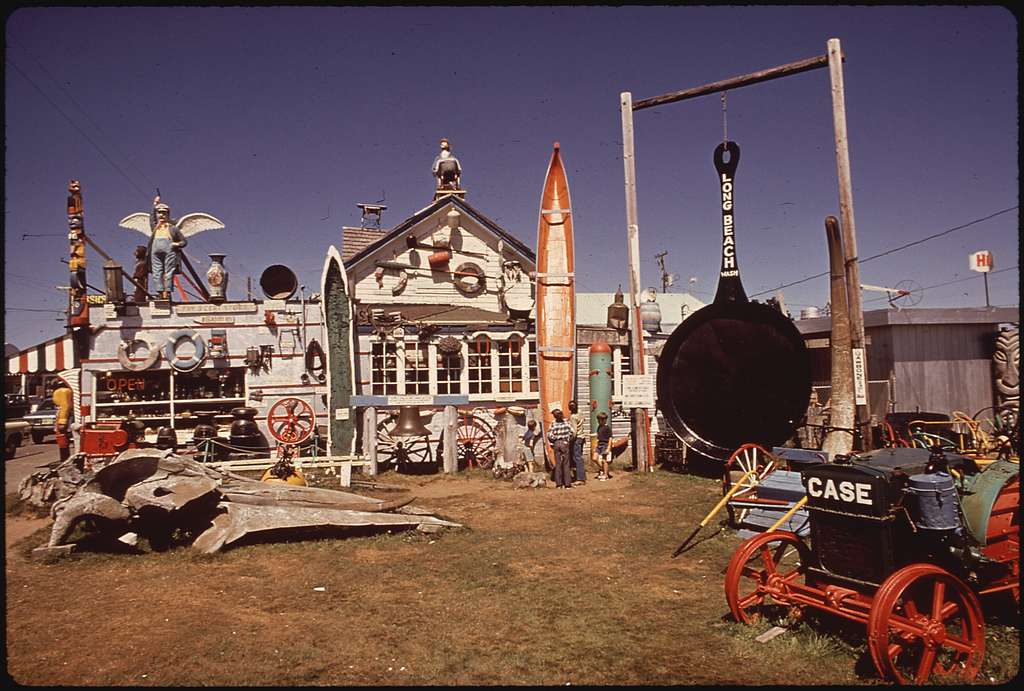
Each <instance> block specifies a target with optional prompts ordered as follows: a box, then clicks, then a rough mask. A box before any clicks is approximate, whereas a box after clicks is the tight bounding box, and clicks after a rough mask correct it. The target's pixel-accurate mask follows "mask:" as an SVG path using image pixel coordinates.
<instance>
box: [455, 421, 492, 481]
mask: <svg viewBox="0 0 1024 691" xmlns="http://www.w3.org/2000/svg"><path fill="white" fill-rule="evenodd" d="M494 445H495V439H494V431H493V430H492V429H491V426H490V425H488V424H487V423H486V422H484V421H483V420H482V419H480V418H479V417H477V416H476V415H472V414H469V415H463V416H461V418H460V419H459V426H458V427H456V428H455V455H456V457H457V458H458V463H459V468H469V467H472V466H474V465H477V466H479V467H481V468H490V467H491V466H492V465H494Z"/></svg>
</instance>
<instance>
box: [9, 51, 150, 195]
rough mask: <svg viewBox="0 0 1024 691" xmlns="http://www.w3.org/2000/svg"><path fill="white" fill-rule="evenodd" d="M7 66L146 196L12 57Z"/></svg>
mask: <svg viewBox="0 0 1024 691" xmlns="http://www.w3.org/2000/svg"><path fill="white" fill-rule="evenodd" d="M7 64H9V65H10V66H11V67H13V68H14V71H15V72H17V73H18V74H20V75H21V76H22V77H24V78H25V81H27V82H28V83H29V84H31V85H32V87H33V88H35V90H36V91H38V92H39V94H40V95H41V96H42V97H43V98H44V99H46V101H47V103H49V104H50V105H51V106H53V107H54V109H55V110H56V111H57V112H58V113H60V114H61V115H62V116H63V117H64V119H65V120H67V121H68V122H69V123H71V126H72V127H74V128H75V129H76V130H77V131H78V133H79V134H81V135H82V136H83V137H84V138H85V140H86V141H87V142H89V143H90V144H92V145H93V147H94V148H95V149H96V151H98V152H99V154H100V156H102V157H103V158H104V159H105V160H106V161H107V163H109V164H110V165H112V166H113V167H114V169H115V170H116V171H117V172H119V173H120V174H121V175H122V176H124V179H125V180H127V181H128V182H129V183H130V184H131V185H132V187H134V188H135V189H137V190H138V191H139V193H140V194H142V195H146V193H145V192H143V191H142V188H140V187H139V186H138V185H136V184H135V181H134V180H132V179H131V178H130V177H128V174H127V173H125V172H124V171H123V170H121V168H120V167H119V166H118V165H117V164H116V163H114V161H113V160H112V159H111V158H110V157H109V156H107V154H106V152H104V151H103V149H101V148H100V146H99V144H97V143H96V142H94V141H93V140H92V138H91V137H90V136H89V135H88V134H86V133H85V132H84V131H83V130H82V128H81V127H79V126H78V124H77V123H76V122H75V121H74V120H72V119H71V117H70V116H69V115H68V114H67V113H65V112H64V111H63V110H61V108H60V106H58V105H57V104H56V103H54V102H53V99H51V98H50V97H49V96H47V95H46V92H45V91H43V90H42V89H41V88H39V85H38V84H36V83H35V82H34V81H32V78H31V77H29V76H28V75H27V74H25V73H24V72H23V71H22V70H21V68H20V67H18V65H17V64H16V63H15V62H14V61H12V60H11V58H10V56H7Z"/></svg>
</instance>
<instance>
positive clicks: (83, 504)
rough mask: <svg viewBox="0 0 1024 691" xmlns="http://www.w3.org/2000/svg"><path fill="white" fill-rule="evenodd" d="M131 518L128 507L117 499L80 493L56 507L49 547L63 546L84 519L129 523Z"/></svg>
mask: <svg viewBox="0 0 1024 691" xmlns="http://www.w3.org/2000/svg"><path fill="white" fill-rule="evenodd" d="M130 516H131V512H130V511H129V510H128V507H127V506H124V505H123V504H121V503H120V502H119V501H117V500H116V499H113V498H111V497H108V496H106V495H105V494H99V493H96V492H78V493H77V494H75V495H74V496H72V497H68V498H67V499H66V500H64V501H62V502H61V503H60V505H59V506H56V507H55V510H54V521H53V527H52V528H51V529H50V542H49V546H50V547H56V546H57V545H61V544H63V543H64V540H65V539H67V537H68V535H70V534H71V531H72V530H73V529H74V527H75V525H76V524H77V523H78V522H79V521H81V520H82V519H84V518H102V519H106V520H108V521H115V522H116V521H127V520H128V519H129V518H130Z"/></svg>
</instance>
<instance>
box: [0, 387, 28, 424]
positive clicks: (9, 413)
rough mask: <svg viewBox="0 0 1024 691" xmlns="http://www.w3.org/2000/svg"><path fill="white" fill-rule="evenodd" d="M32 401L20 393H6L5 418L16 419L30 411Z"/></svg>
mask: <svg viewBox="0 0 1024 691" xmlns="http://www.w3.org/2000/svg"><path fill="white" fill-rule="evenodd" d="M29 405H30V401H29V400H28V398H26V397H25V396H24V395H22V394H20V393H8V394H4V419H5V420H15V419H18V418H20V417H21V416H23V415H24V414H25V413H27V412H28V411H29Z"/></svg>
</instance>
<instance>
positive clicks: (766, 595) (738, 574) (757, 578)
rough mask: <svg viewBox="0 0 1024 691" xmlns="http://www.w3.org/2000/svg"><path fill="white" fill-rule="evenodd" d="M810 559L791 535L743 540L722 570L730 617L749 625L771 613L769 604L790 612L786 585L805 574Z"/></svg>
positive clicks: (802, 545) (775, 534) (804, 546)
mask: <svg viewBox="0 0 1024 691" xmlns="http://www.w3.org/2000/svg"><path fill="white" fill-rule="evenodd" d="M810 558H811V552H810V549H808V547H807V545H805V544H804V542H803V540H801V539H800V538H799V537H797V535H796V534H795V533H790V532H786V531H781V530H780V531H776V532H772V533H761V534H760V535H755V536H754V537H752V538H750V539H749V540H747V541H745V542H744V543H743V544H741V545H740V546H739V548H738V549H737V550H736V552H735V553H733V555H732V559H730V560H729V567H728V568H727V569H726V571H725V600H726V602H728V603H729V610H730V611H731V612H732V616H733V617H735V619H736V621H738V622H741V623H744V624H752V623H753V622H755V621H757V620H758V619H760V618H761V616H762V615H767V614H769V613H771V608H770V605H782V606H784V607H785V608H786V610H787V611H788V610H789V609H792V608H793V607H794V605H793V604H792V603H791V602H789V601H788V599H787V595H788V592H789V584H791V583H793V582H795V581H797V580H798V579H800V578H801V577H802V576H803V575H804V574H805V573H806V571H807V565H808V564H809V563H810Z"/></svg>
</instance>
